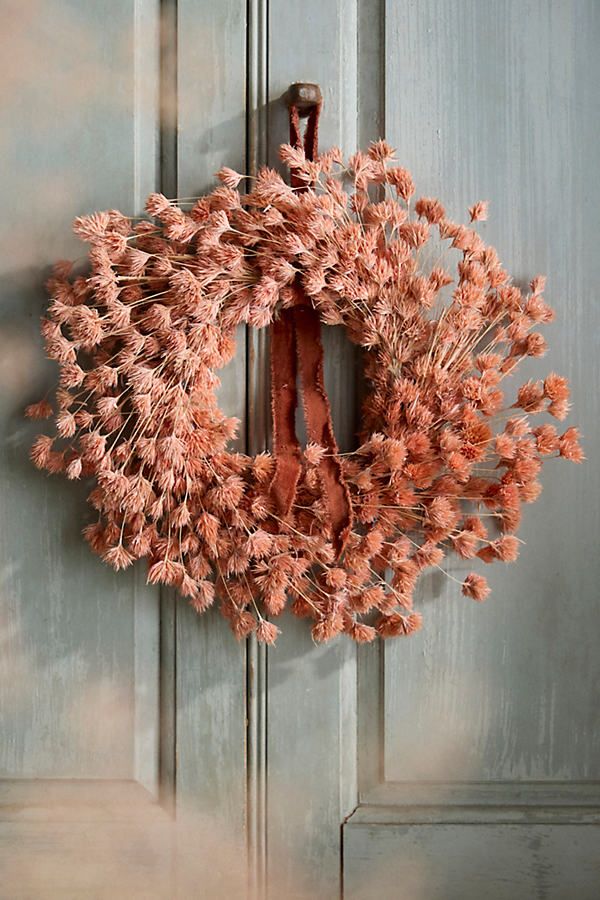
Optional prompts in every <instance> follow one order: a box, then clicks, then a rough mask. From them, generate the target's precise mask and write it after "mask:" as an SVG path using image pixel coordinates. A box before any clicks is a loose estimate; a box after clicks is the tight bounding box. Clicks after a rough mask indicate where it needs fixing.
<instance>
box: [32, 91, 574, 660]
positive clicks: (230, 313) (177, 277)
mask: <svg viewBox="0 0 600 900" xmlns="http://www.w3.org/2000/svg"><path fill="white" fill-rule="evenodd" d="M317 119H318V109H316V112H315V113H314V114H313V113H311V116H310V117H309V121H308V126H307V130H306V140H305V145H304V148H303V147H302V144H301V142H300V138H299V131H298V121H297V111H294V110H292V138H293V140H292V143H291V144H290V145H284V146H282V147H281V151H280V156H281V159H282V160H283V162H284V163H285V164H286V165H287V166H288V167H290V169H291V170H292V179H291V184H290V185H288V184H287V183H286V182H285V181H284V180H283V179H282V178H281V176H280V175H279V174H278V173H277V172H276V171H274V170H273V169H270V168H264V169H262V170H261V171H259V173H258V175H257V177H256V179H255V180H254V183H253V186H252V189H251V190H250V191H249V192H248V193H246V194H240V193H239V191H238V190H237V188H238V185H239V183H240V182H241V181H242V180H243V176H241V175H239V174H238V173H236V172H234V171H232V170H230V169H228V168H223V169H221V171H220V172H219V173H218V178H219V179H220V181H221V182H222V185H221V186H220V187H218V188H217V189H216V190H214V191H213V192H212V193H211V194H209V195H208V196H204V197H201V198H200V199H196V200H195V202H193V205H191V208H190V209H189V211H188V212H184V211H183V210H182V208H181V205H177V204H176V203H175V202H174V201H170V200H168V199H166V197H164V196H162V195H161V194H152V195H151V196H150V197H149V198H148V201H147V206H146V209H147V212H148V213H149V215H150V216H151V217H152V218H153V220H154V221H148V220H141V221H140V220H136V221H133V220H131V219H130V218H127V217H125V216H124V215H122V214H121V213H120V212H117V211H115V210H110V211H108V212H100V213H94V214H93V215H90V216H85V217H81V218H78V219H77V220H76V221H75V226H74V227H75V232H76V234H77V235H79V236H80V237H81V238H82V239H83V240H85V241H87V242H89V244H90V245H91V249H90V253H89V259H90V264H91V273H89V274H87V275H75V274H73V272H72V266H71V264H69V263H66V262H60V263H57V265H56V266H55V267H54V270H53V274H52V277H51V279H50V281H49V284H48V287H49V290H50V292H51V296H52V298H53V299H52V302H51V305H50V308H49V314H48V318H46V319H44V320H43V323H42V332H43V335H44V338H45V342H46V348H47V353H48V356H49V357H50V358H51V359H54V360H56V361H57V362H58V364H59V366H60V385H59V388H58V390H57V392H56V412H55V408H54V407H53V406H52V405H51V404H50V403H49V402H48V401H47V400H44V401H42V402H40V403H38V404H34V405H32V406H30V407H29V408H28V410H27V414H28V415H29V416H30V417H32V418H47V417H50V416H52V415H53V414H55V415H56V432H57V435H56V436H54V437H50V436H46V435H42V436H40V437H39V438H38V439H37V440H36V442H35V444H34V446H33V448H32V453H31V455H32V458H33V461H34V463H35V464H36V465H37V466H38V467H39V468H43V469H46V470H48V471H49V472H52V473H54V472H65V473H66V475H67V477H68V478H71V479H78V478H93V479H94V480H95V484H94V487H93V489H92V491H91V494H90V497H89V499H90V502H91V504H92V506H93V507H94V508H95V509H96V510H97V513H98V520H97V522H95V523H94V524H91V525H89V526H87V527H86V528H85V529H84V533H85V536H86V538H87V539H88V541H89V543H90V544H91V546H92V548H93V549H94V550H95V551H96V552H97V553H99V554H101V556H102V557H103V558H104V559H105V560H106V561H107V562H108V563H110V564H111V565H112V566H114V568H115V569H122V568H125V567H127V566H129V565H130V564H131V563H132V562H133V561H134V560H136V559H139V558H141V557H147V558H148V564H149V570H148V581H149V582H151V583H157V582H161V583H163V584H167V585H173V586H175V587H177V588H178V589H179V591H180V592H181V593H182V594H183V595H184V596H186V597H189V598H190V602H191V603H192V605H193V606H194V607H195V609H196V610H197V611H198V612H202V611H204V610H206V609H207V608H208V607H209V606H210V605H211V604H212V603H213V601H214V599H215V595H217V596H218V598H219V601H220V607H221V610H222V612H223V615H224V616H225V617H226V618H227V619H228V620H229V622H230V624H231V627H232V629H233V631H234V632H235V634H236V635H237V636H238V637H239V638H241V637H245V636H246V635H248V634H249V633H250V632H252V631H255V632H256V635H257V638H258V639H259V640H261V641H266V642H267V643H271V642H273V641H274V639H275V637H276V635H277V633H278V629H277V627H276V626H275V625H274V624H273V623H272V622H271V621H268V619H269V618H273V617H276V616H277V615H278V614H279V613H281V611H282V610H283V608H284V607H285V605H286V600H287V598H288V597H289V598H290V599H291V608H292V610H293V612H294V613H295V614H297V615H299V616H307V617H310V618H311V619H313V620H314V624H313V626H312V634H313V636H314V639H315V640H317V641H322V640H327V639H329V638H331V637H332V636H333V635H335V634H337V633H339V632H345V633H347V634H348V635H350V636H351V637H352V638H354V639H355V640H357V641H370V640H372V639H373V638H374V637H375V636H376V635H377V634H379V635H381V636H382V637H390V636H395V635H407V634H410V633H411V632H413V631H415V630H417V629H418V628H420V626H421V615H420V614H419V613H418V612H416V611H414V610H413V600H412V597H413V589H414V587H415V583H416V581H417V579H418V577H419V575H420V573H422V572H423V571H424V570H425V569H426V568H428V567H430V566H436V567H439V566H440V564H441V562H442V559H443V558H444V556H445V554H446V552H447V551H448V550H454V551H456V553H457V554H458V555H459V556H460V557H463V558H465V559H470V558H472V557H478V558H479V559H480V560H482V561H483V562H484V563H490V562H492V561H494V560H502V561H505V562H510V561H512V560H514V559H515V558H516V557H517V554H518V549H519V541H518V539H517V538H516V537H515V535H514V532H515V530H516V529H517V527H518V525H519V520H520V517H521V512H520V510H521V504H522V503H530V502H532V501H534V500H536V499H537V497H538V496H539V493H540V490H541V486H540V483H539V481H538V475H539V472H540V470H541V468H542V464H543V462H544V461H545V460H546V459H548V458H551V457H556V456H561V457H564V458H566V459H569V460H573V461H575V462H580V461H581V460H582V459H583V456H582V451H581V449H580V447H579V444H578V432H577V429H575V428H567V430H566V431H564V433H562V434H558V433H557V431H556V429H555V427H554V426H553V425H551V424H547V423H544V424H539V425H537V426H535V427H534V426H533V425H532V424H531V422H530V416H531V415H532V414H535V413H540V412H543V411H547V412H548V413H550V414H551V416H554V417H555V418H556V419H559V420H562V419H564V418H565V416H566V414H567V412H568V409H569V403H568V395H569V391H568V386H567V382H566V380H565V379H564V378H562V377H560V376H559V375H556V374H549V375H548V376H547V377H546V378H545V379H544V380H543V381H528V382H527V383H526V384H523V385H522V386H521V387H520V388H519V389H518V392H517V395H516V400H515V401H514V402H512V401H509V402H508V403H507V402H505V399H504V393H503V391H502V389H501V387H500V384H501V382H502V380H503V379H504V378H505V376H507V375H509V374H510V373H512V372H513V370H514V369H515V367H516V366H517V364H518V363H519V361H520V360H521V359H523V358H524V357H538V356H542V355H543V353H544V351H545V349H546V343H545V340H544V338H543V337H542V335H541V334H539V333H538V332H537V331H534V330H532V329H534V328H535V327H536V326H537V325H540V324H544V323H546V322H549V321H551V320H552V318H553V313H552V311H551V309H550V308H549V307H548V306H547V305H546V303H545V301H544V299H543V297H542V291H543V288H544V279H543V278H541V277H537V278H535V279H534V280H533V281H532V282H531V285H530V288H529V291H527V292H523V291H521V290H520V289H519V288H518V287H517V286H515V284H513V283H512V282H511V280H510V278H509V276H508V274H507V273H506V271H505V270H504V269H503V268H502V266H501V265H500V263H499V260H498V256H497V254H496V251H495V250H494V249H493V248H492V247H490V246H487V245H486V244H485V243H484V241H483V240H482V239H481V237H480V236H479V235H478V234H477V233H476V232H475V231H474V230H473V229H472V228H471V227H467V226H465V225H460V224H456V223H454V222H452V221H450V220H449V219H448V218H447V217H446V214H445V211H444V208H443V207H442V205H441V204H440V203H439V202H438V201H437V200H433V199H428V198H422V199H419V200H417V201H416V202H414V201H413V195H414V186H413V181H412V179H411V176H410V174H409V173H408V172H407V171H406V170H405V169H403V168H399V167H398V166H397V165H394V164H393V163H394V159H393V158H394V151H393V150H392V148H391V147H389V146H388V144H387V143H386V142H385V141H378V142H377V143H374V144H372V145H371V147H370V148H369V150H368V152H367V153H361V152H359V153H355V154H354V155H353V156H352V157H351V158H350V159H349V160H348V161H347V162H346V163H345V162H344V160H343V157H342V154H341V152H340V151H339V150H338V149H331V150H329V151H327V152H325V153H323V154H322V155H320V156H318V157H316V156H315V158H312V157H313V156H314V153H313V152H312V150H313V149H314V147H315V146H316V132H317ZM469 212H470V218H471V222H475V221H477V220H482V219H485V218H486V204H485V203H476V204H475V205H474V206H473V207H472V208H471V209H470V210H469ZM448 247H449V248H453V249H454V250H456V251H457V260H456V264H455V266H454V267H453V268H452V270H449V269H448V268H447V267H445V266H444V265H443V264H442V261H443V260H444V259H445V257H447V256H448V255H449V253H448ZM431 249H433V250H434V253H436V254H437V257H438V258H437V260H434V259H432V258H431V255H430V256H429V257H428V252H427V251H428V250H431ZM321 323H322V324H324V325H342V326H344V327H345V329H346V333H347V335H348V338H349V339H350V341H352V342H354V344H356V345H358V347H360V348H361V349H362V350H363V351H364V357H365V376H366V381H367V385H368V395H367V398H366V402H365V404H364V413H363V420H362V429H361V434H360V438H359V440H360V446H358V447H357V449H356V450H354V452H352V453H348V454H340V453H339V452H338V449H337V446H336V443H335V437H334V434H333V429H332V427H331V417H330V414H329V406H328V402H327V397H326V394H325V390H324V386H323V373H322V347H321V343H320V338H319V329H320V325H321ZM242 324H246V325H249V326H251V327H253V328H264V327H266V326H269V325H270V326H271V329H272V332H271V353H272V398H273V419H274V449H273V453H272V454H271V453H267V452H265V453H260V454H259V455H257V456H255V457H250V456H248V455H245V454H243V453H238V452H232V451H231V450H230V449H228V444H229V442H230V441H231V439H232V438H233V437H234V436H235V434H236V428H237V425H238V422H237V420H235V419H232V418H228V417H227V416H226V415H225V414H224V413H223V412H222V411H221V410H220V409H219V406H218V403H217V398H216V389H217V387H218V384H219V379H218V377H217V375H216V374H215V370H218V369H220V368H221V367H222V366H224V365H225V364H226V363H227V362H228V361H229V360H230V359H231V358H232V356H233V354H234V352H235V333H236V329H237V327H238V326H239V325H242ZM297 365H298V366H299V375H300V378H301V381H302V394H303V402H304V410H305V417H306V420H307V431H308V436H309V443H308V444H307V446H306V447H305V448H304V449H301V447H300V444H299V443H298V440H297V438H296V436H295V432H294V408H295V405H296V387H295V384H296V366H297ZM490 523H491V525H492V526H493V527H494V528H495V533H494V531H493V530H492V531H490V530H489V524H490ZM450 577H452V576H450ZM459 583H460V582H459ZM462 592H463V594H465V595H466V596H467V597H472V598H473V599H474V600H478V601H481V600H484V599H485V597H486V596H487V594H488V593H489V588H488V586H487V583H486V580H485V579H484V578H483V577H482V576H481V575H479V574H475V573H472V574H469V575H468V576H467V577H466V578H465V580H464V582H462ZM365 617H366V621H365Z"/></svg>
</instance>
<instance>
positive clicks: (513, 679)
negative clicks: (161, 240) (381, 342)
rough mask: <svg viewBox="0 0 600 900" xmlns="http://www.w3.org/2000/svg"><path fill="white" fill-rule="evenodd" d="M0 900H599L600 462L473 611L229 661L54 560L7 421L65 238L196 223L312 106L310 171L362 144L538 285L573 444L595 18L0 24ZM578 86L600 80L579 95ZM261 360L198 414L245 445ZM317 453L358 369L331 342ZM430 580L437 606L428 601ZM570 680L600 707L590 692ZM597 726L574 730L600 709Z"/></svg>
mask: <svg viewBox="0 0 600 900" xmlns="http://www.w3.org/2000/svg"><path fill="white" fill-rule="evenodd" d="M0 6H1V9H2V13H3V24H4V31H3V35H2V38H1V40H2V58H3V60H4V71H5V79H4V85H3V87H2V88H1V90H2V92H3V93H2V106H3V112H2V117H3V127H2V134H1V138H0V139H1V141H2V149H3V151H4V152H3V161H4V167H3V176H2V177H3V192H2V197H3V201H4V204H3V205H4V210H3V213H4V215H3V217H2V218H3V222H2V229H3V230H2V248H3V253H2V263H1V265H2V278H1V281H0V289H1V291H2V306H1V320H0V321H1V324H0V342H1V343H0V347H1V353H0V359H1V362H0V365H1V367H2V376H3V377H2V387H3V390H2V417H3V425H4V428H3V434H4V438H3V441H2V446H1V465H2V484H3V488H4V490H3V501H4V502H3V504H2V510H1V512H0V521H2V541H1V542H0V554H2V569H1V572H2V581H1V587H0V641H1V644H2V655H1V656H0V897H2V898H10V900H13V898H38V897H39V898H55V897H60V898H65V897H67V898H68V897H73V898H75V897H77V898H80V897H93V898H104V897H106V898H111V900H112V898H121V897H124V898H125V897H126V898H129V897H144V898H146V897H160V898H170V897H178V898H185V900H187V898H196V897H202V898H204V897H207V898H221V897H226V898H238V897H239V898H245V897H266V896H268V897H270V898H277V900H278V898H284V897H285V898H286V900H287V898H308V897H310V898H324V900H325V898H334V897H338V896H339V895H340V891H341V889H342V873H343V890H344V896H346V897H348V898H353V900H357V898H368V897H378V898H384V900H386V898H390V900H392V898H393V900H396V898H399V900H413V898H414V900H430V898H438V897H439V898H444V900H446V898H461V900H462V898H471V897H473V898H479V897H481V896H490V897H494V898H496V897H497V898H505V897H506V898H511V900H513V898H530V897H540V898H545V900H546V898H556V900H562V898H570V897H577V898H587V897H596V896H597V895H598V893H599V887H600V876H599V874H598V871H597V869H596V868H595V866H596V859H597V857H598V825H597V823H598V810H599V807H600V791H599V787H598V785H599V784H600V775H599V773H598V759H599V758H600V754H598V742H597V732H595V730H594V725H595V722H594V713H595V701H596V700H597V698H595V697H594V695H593V690H594V677H595V676H597V674H598V672H597V668H598V659H597V654H596V652H595V644H596V643H597V641H596V640H595V636H594V626H595V624H596V621H597V618H595V616H597V611H598V610H597V605H598V589H597V581H598V574H599V573H598V562H597V558H596V556H597V554H596V553H595V552H594V551H595V548H596V545H597V536H598V524H599V523H598V507H597V503H596V498H597V497H598V493H599V488H600V485H599V484H598V478H599V475H598V472H599V469H598V467H597V466H594V464H593V461H592V462H591V463H588V464H587V465H586V466H585V470H582V469H579V468H577V469H576V468H575V467H572V468H571V469H569V468H567V467H563V468H562V469H561V472H560V476H559V477H558V478H557V479H555V480H554V483H553V484H550V481H549V480H548V484H547V490H546V493H545V495H544V496H543V498H542V499H541V501H540V505H538V506H537V508H535V509H533V510H532V511H531V514H530V515H529V517H528V518H527V520H526V522H525V526H524V530H523V537H524V538H525V540H526V542H527V546H526V548H525V550H524V552H523V554H522V558H521V560H520V561H519V563H518V564H517V566H516V567H515V568H514V569H512V570H507V569H504V570H502V571H498V572H497V573H493V576H492V578H493V582H494V585H493V586H494V596H493V598H490V600H489V601H488V603H487V604H486V605H484V606H483V607H481V608H480V607H477V608H474V606H473V605H471V606H469V605H468V604H467V603H466V602H465V601H464V600H461V599H459V598H458V597H456V596H455V595H454V594H455V592H454V590H453V589H451V588H450V587H449V586H448V585H447V584H446V583H444V582H443V580H442V579H441V578H440V579H438V578H433V579H430V580H429V581H428V582H427V583H426V584H424V585H423V589H422V594H421V598H420V603H421V604H422V608H423V612H424V616H425V620H426V622H425V630H424V632H423V633H422V634H420V635H418V636H415V637H414V638H412V639H411V640H410V641H405V642H403V641H398V642H396V643H393V644H388V645H385V646H378V647H369V648H366V649H364V650H362V649H361V652H360V653H359V654H358V655H357V654H356V652H355V649H354V648H353V647H352V646H351V645H349V644H348V643H347V642H345V641H343V640H339V641H337V642H335V643H334V644H333V645H329V646H326V647H315V646H314V645H313V643H312V641H311V639H310V634H309V633H308V632H307V629H306V628H305V626H304V623H302V622H297V621H293V620H292V619H291V618H289V617H285V621H284V622H283V623H282V628H283V633H282V635H281V637H280V638H279V640H278V642H277V645H276V647H275V648H272V649H270V650H269V651H268V652H266V651H265V650H264V648H259V647H257V646H256V645H255V644H254V642H253V641H249V642H248V644H247V645H238V644H236V642H235V641H234V640H233V639H232V638H231V636H230V634H229V631H228V628H227V626H226V623H224V622H223V621H221V620H220V618H219V617H218V615H208V616H205V617H202V618H199V617H197V616H195V614H193V613H192V612H191V610H189V609H188V608H187V606H186V605H185V604H184V603H181V602H180V601H179V602H178V601H176V600H175V599H174V598H173V597H172V596H170V594H169V592H166V591H163V592H159V591H157V590H156V589H154V588H149V587H147V586H146V585H145V577H144V572H143V570H142V569H141V567H140V570H139V571H134V572H133V573H132V574H130V575H129V574H127V573H121V574H120V575H119V576H116V575H113V574H111V572H110V571H108V570H107V569H106V568H105V567H104V566H103V565H102V564H101V563H100V562H98V561H97V560H96V559H95V558H94V557H93V556H92V555H91V554H90V552H89V551H88V549H87V547H86V546H85V545H84V544H83V541H82V540H81V538H80V535H79V531H80V528H81V526H82V525H83V524H84V522H85V521H86V518H85V517H86V510H85V503H84V496H85V491H84V490H79V489H77V488H74V487H73V485H72V484H66V483H65V482H60V481H56V480H52V479H50V480H48V479H46V478H45V477H43V476H41V475H39V474H38V473H36V472H35V471H34V470H33V469H32V467H31V466H30V464H29V463H28V461H27V447H28V445H29V442H30V440H31V437H32V434H33V433H34V429H33V428H32V427H31V426H29V425H25V424H24V423H23V419H22V416H21V410H22V408H23V406H24V405H25V404H26V403H27V402H30V401H31V400H32V399H37V397H38V396H39V395H40V393H43V391H44V390H45V389H46V387H47V386H49V385H50V384H52V382H53V379H54V377H55V372H54V371H53V370H52V367H51V366H50V365H44V363H43V361H42V351H41V347H40V342H39V339H38V319H39V315H40V313H41V311H42V309H43V307H44V304H45V302H46V301H45V298H44V293H43V288H42V285H43V281H44V279H45V277H46V275H47V271H48V266H49V264H50V263H51V262H52V261H53V260H55V259H56V258H59V257H65V256H66V257H69V256H71V257H72V256H74V255H77V254H79V253H81V245H79V244H78V243H77V242H76V241H75V240H74V238H72V237H70V222H71V220H72V218H73V217H74V216H75V215H78V214H82V213H86V212H89V211H92V210H94V209H96V208H109V207H118V208H120V209H122V210H123V211H125V212H129V213H132V214H139V213H140V212H141V211H142V208H143V202H144V197H145V195H146V194H147V193H148V192H149V191H151V190H154V189H157V188H158V189H161V190H163V191H164V192H165V193H167V194H168V195H170V196H179V197H189V196H195V195H197V194H199V193H202V192H203V191H204V190H206V189H208V188H209V187H210V186H211V185H212V183H213V173H214V172H215V171H216V170H217V169H218V168H219V167H220V166H221V165H223V164H225V165H229V166H232V167H233V168H236V169H239V170H241V171H251V170H252V169H253V168H254V167H255V166H256V165H257V164H259V163H261V162H268V163H270V164H275V163H276V148H277V145H278V144H279V143H280V142H281V141H282V140H284V139H285V135H286V112H285V107H284V106H283V104H282V102H281V97H282V94H283V93H284V92H285V90H286V88H287V86H288V85H289V84H290V82H292V81H297V80H312V81H318V82H319V83H320V84H321V86H322V89H323V93H324V98H325V111H324V120H323V124H322V128H321V145H322V146H328V145H331V144H339V145H341V146H343V147H344V148H347V149H348V150H352V149H354V148H355V147H356V146H359V145H365V144H366V143H368V141H369V140H372V139H374V138H376V137H378V136H380V135H381V134H386V135H387V137H388V139H389V140H390V141H391V142H392V143H393V144H394V145H395V146H396V147H397V148H398V155H399V157H400V159H401V160H402V161H403V163H405V164H406V165H407V166H408V167H409V168H411V170H412V171H413V173H414V175H415V179H416V181H417V185H418V188H419V190H420V192H421V193H422V194H425V195H429V194H433V195H435V194H439V195H441V196H442V197H443V198H444V199H445V200H446V202H447V205H448V207H449V209H450V210H451V212H452V213H454V214H456V215H457V216H458V215H459V214H460V213H461V212H462V211H463V210H464V209H465V208H466V206H467V205H469V204H470V203H472V202H473V201H474V200H476V199H480V198H482V197H483V198H486V199H489V200H490V201H491V208H492V216H491V219H490V222H489V223H488V224H487V226H486V236H487V237H488V238H489V239H490V240H491V241H492V242H493V243H496V244H497V246H498V248H499V250H500V252H501V255H502V257H503V260H504V261H505V262H506V264H507V266H508V268H509V269H510V270H512V271H515V272H516V273H517V275H518V277H519V278H523V279H525V278H527V277H528V276H529V275H530V274H532V273H534V272H537V271H546V272H547V273H548V275H549V284H550V291H549V297H550V298H551V302H552V304H553V305H554V306H555V308H556V309H557V312H558V319H559V321H558V324H557V325H555V326H554V328H553V334H552V336H551V337H552V346H553V350H552V353H551V356H550V358H549V359H548V360H547V365H548V368H556V369H557V370H558V371H561V372H565V373H567V374H569V375H570V376H571V378H572V381H573V387H574V400H575V404H576V407H577V416H576V418H577V421H578V422H580V423H581V424H582V426H583V431H584V434H585V436H586V449H587V452H588V455H589V456H590V457H591V456H592V454H593V448H594V438H595V437H597V433H598V431H597V429H598V425H597V420H598V406H597V393H596V391H595V390H594V389H593V388H594V387H595V385H596V384H597V382H598V371H597V358H598V353H597V333H598V327H597V326H598V320H597V316H598V313H597V307H596V306H595V303H594V299H595V298H594V294H593V290H594V287H595V286H596V285H597V284H598V276H599V270H598V262H597V259H598V254H597V253H596V252H595V245H594V238H595V237H596V235H597V233H598V224H599V221H598V209H599V208H600V204H599V203H598V200H599V199H600V198H599V197H598V186H597V162H598V157H597V149H596V148H597V146H598V127H599V126H598V122H599V117H598V100H597V96H596V91H595V84H596V82H597V76H598V61H597V54H596V53H595V43H597V40H598V37H599V35H600V22H599V15H598V13H599V9H598V5H597V4H596V3H595V2H594V0H528V2H518V0H503V2H496V3H491V2H489V3H488V2H486V0H484V2H478V0H457V2H455V3H445V2H442V0H419V2H417V0H303V3H302V4H292V3H291V2H289V0H162V2H161V0H97V2H91V0H90V2H87V0H84V2H81V0H20V2H17V0H3V2H2V3H1V4H0ZM594 76H596V77H594ZM265 351H266V337H265V335H264V334H262V333H248V334H240V336H239V343H238V353H237V356H236V360H235V363H234V364H232V366H231V367H230V368H229V369H228V370H227V371H226V372H224V373H223V379H222V381H223V384H222V403H223V405H224V406H225V407H226V408H227V409H228V411H229V412H230V413H231V414H235V415H238V416H239V417H240V418H241V419H242V422H243V429H242V435H243V440H242V444H243V445H245V446H246V447H247V448H248V449H249V450H250V451H252V452H255V451H257V450H259V449H261V448H262V447H263V446H265V445H266V443H267V442H268V401H267V394H268V391H267V387H268V386H267V383H266V374H265V373H266V365H265V363H266V357H265ZM326 356H327V361H326V378H327V387H328V392H329V396H330V399H331V401H332V406H333V416H334V423H335V427H336V432H337V434H338V438H339V440H340V442H341V443H343V444H344V443H345V444H348V445H349V444H351V442H352V435H353V432H354V423H355V416H356V400H357V397H356V392H357V388H356V377H355V360H354V357H353V354H352V352H351V350H350V349H349V348H348V346H347V344H346V342H345V340H344V338H343V335H341V334H339V333H338V332H337V330H335V329H332V331H331V333H329V334H328V336H327V344H326ZM449 584H452V583H451V582H450V583H449ZM596 683H597V678H596ZM596 705H597V704H596Z"/></svg>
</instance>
